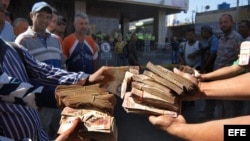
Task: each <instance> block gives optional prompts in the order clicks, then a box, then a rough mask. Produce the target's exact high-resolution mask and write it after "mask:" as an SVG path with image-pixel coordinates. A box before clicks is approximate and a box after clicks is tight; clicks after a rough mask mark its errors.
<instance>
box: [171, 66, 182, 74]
mask: <svg viewBox="0 0 250 141" xmlns="http://www.w3.org/2000/svg"><path fill="white" fill-rule="evenodd" d="M173 71H174V73H175V74H178V75H181V74H182V72H181V71H180V70H179V69H177V68H174V69H173Z"/></svg>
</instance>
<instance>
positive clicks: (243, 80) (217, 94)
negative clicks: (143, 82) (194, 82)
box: [199, 73, 250, 100]
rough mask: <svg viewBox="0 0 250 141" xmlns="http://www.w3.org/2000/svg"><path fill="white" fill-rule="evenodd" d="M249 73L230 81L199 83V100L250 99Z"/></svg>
mask: <svg viewBox="0 0 250 141" xmlns="http://www.w3.org/2000/svg"><path fill="white" fill-rule="evenodd" d="M249 78H250V73H245V74H242V75H239V76H236V77H233V78H230V79H225V80H218V81H212V82H200V83H199V88H200V90H201V98H203V99H230V100H237V99H238V100H249V99H250V89H249V84H250V79H249Z"/></svg>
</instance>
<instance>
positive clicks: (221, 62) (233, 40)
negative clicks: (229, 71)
mask: <svg viewBox="0 0 250 141" xmlns="http://www.w3.org/2000/svg"><path fill="white" fill-rule="evenodd" d="M242 41H243V38H242V37H241V36H240V34H239V33H237V32H236V31H232V32H231V34H230V35H229V36H228V37H225V36H222V37H221V38H220V40H219V46H218V51H217V57H216V60H215V63H214V70H217V69H219V68H222V67H225V66H230V65H232V64H233V62H234V61H235V60H236V59H237V58H238V55H239V53H240V44H241V42H242Z"/></svg>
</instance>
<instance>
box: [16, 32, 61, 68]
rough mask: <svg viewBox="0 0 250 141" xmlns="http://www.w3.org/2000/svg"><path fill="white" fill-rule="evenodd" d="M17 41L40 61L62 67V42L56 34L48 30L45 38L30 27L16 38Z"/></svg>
mask: <svg viewBox="0 0 250 141" xmlns="http://www.w3.org/2000/svg"><path fill="white" fill-rule="evenodd" d="M15 42H16V43H17V44H21V45H22V46H24V47H25V48H27V49H28V51H29V52H30V54H32V55H33V56H34V57H35V58H36V59H38V60H39V61H41V62H45V63H47V64H49V65H53V66H54V67H57V68H62V66H63V62H62V49H61V43H60V40H59V38H58V37H57V36H56V35H54V34H50V33H49V32H46V37H45V38H44V37H42V36H41V35H40V34H39V33H36V32H35V31H33V30H32V29H31V27H29V28H28V30H27V31H25V32H24V33H21V34H20V35H19V36H18V37H17V38H16V40H15Z"/></svg>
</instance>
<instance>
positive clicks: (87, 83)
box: [83, 76, 91, 85]
mask: <svg viewBox="0 0 250 141" xmlns="http://www.w3.org/2000/svg"><path fill="white" fill-rule="evenodd" d="M90 84H91V83H90V82H89V76H88V77H87V78H86V80H85V84H83V85H90Z"/></svg>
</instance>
